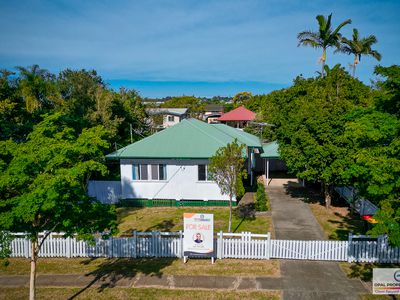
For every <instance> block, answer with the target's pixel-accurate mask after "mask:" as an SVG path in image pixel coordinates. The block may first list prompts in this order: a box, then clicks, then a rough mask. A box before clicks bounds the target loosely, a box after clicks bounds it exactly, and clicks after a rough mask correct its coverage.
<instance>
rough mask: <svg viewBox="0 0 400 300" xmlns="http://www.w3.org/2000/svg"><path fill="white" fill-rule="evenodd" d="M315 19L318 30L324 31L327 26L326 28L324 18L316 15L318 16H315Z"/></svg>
mask: <svg viewBox="0 0 400 300" xmlns="http://www.w3.org/2000/svg"><path fill="white" fill-rule="evenodd" d="M315 18H316V19H317V21H318V25H319V29H320V30H321V29H322V30H324V31H325V29H326V28H327V26H326V23H327V22H326V18H325V16H323V15H318V16H316V17H315Z"/></svg>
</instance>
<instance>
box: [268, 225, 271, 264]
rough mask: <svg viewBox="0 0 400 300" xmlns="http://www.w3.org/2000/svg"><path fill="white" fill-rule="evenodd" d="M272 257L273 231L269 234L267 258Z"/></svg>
mask: <svg viewBox="0 0 400 300" xmlns="http://www.w3.org/2000/svg"><path fill="white" fill-rule="evenodd" d="M270 258H271V232H268V235H267V259H270Z"/></svg>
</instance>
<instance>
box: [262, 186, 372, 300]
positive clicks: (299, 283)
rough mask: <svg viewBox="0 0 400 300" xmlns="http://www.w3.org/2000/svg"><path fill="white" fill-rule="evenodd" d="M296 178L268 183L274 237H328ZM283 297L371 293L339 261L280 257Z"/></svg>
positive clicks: (286, 299) (340, 296) (346, 296)
mask: <svg viewBox="0 0 400 300" xmlns="http://www.w3.org/2000/svg"><path fill="white" fill-rule="evenodd" d="M302 189H303V188H302V187H301V186H300V185H299V184H297V182H296V181H295V180H292V181H291V180H288V181H287V182H282V183H280V184H275V185H271V186H268V187H267V189H266V191H267V194H268V196H269V199H270V201H271V211H272V222H273V224H274V229H275V238H276V239H283V240H323V239H326V238H325V237H324V234H323V232H322V229H321V227H320V225H319V224H318V222H317V220H316V219H315V217H314V215H313V213H312V212H311V210H310V208H309V206H308V204H306V203H304V202H303V201H302V198H301V196H300V195H301V194H302V193H301V190H302ZM281 274H282V282H281V284H282V288H281V289H282V291H283V299H284V300H291V299H296V300H297V299H359V294H361V293H364V294H365V293H369V291H368V290H367V289H366V288H365V287H364V286H363V285H362V283H361V281H359V280H350V279H348V278H347V277H346V275H345V274H344V273H343V271H342V270H341V269H340V267H339V265H338V263H335V262H321V261H302V260H281Z"/></svg>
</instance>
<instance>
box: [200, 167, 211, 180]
mask: <svg viewBox="0 0 400 300" xmlns="http://www.w3.org/2000/svg"><path fill="white" fill-rule="evenodd" d="M198 179H199V181H212V178H211V174H210V173H208V166H207V165H198Z"/></svg>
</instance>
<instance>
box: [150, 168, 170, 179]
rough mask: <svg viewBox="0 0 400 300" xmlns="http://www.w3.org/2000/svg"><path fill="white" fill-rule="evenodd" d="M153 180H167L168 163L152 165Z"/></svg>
mask: <svg viewBox="0 0 400 300" xmlns="http://www.w3.org/2000/svg"><path fill="white" fill-rule="evenodd" d="M151 180H167V168H166V165H151Z"/></svg>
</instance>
